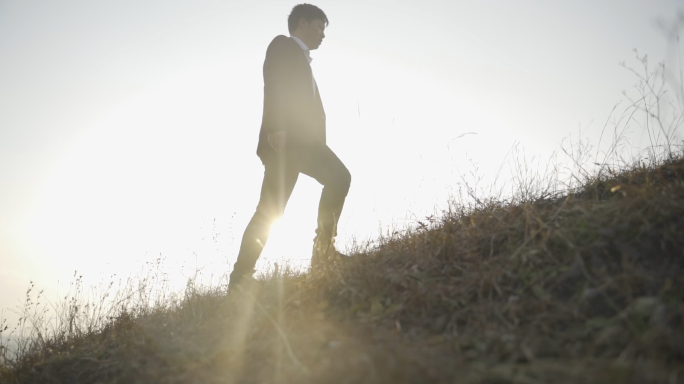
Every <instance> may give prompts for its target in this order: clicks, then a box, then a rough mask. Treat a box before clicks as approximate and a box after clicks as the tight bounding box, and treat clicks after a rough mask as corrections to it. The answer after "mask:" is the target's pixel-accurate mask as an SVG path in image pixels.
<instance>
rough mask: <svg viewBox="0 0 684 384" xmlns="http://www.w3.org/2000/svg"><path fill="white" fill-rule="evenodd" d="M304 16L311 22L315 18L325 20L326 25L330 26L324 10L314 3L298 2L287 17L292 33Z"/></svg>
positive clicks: (288, 27) (288, 26)
mask: <svg viewBox="0 0 684 384" xmlns="http://www.w3.org/2000/svg"><path fill="white" fill-rule="evenodd" d="M302 17H303V18H304V20H306V21H308V22H309V23H310V22H312V21H314V19H319V20H323V21H324V22H325V25H326V26H328V17H327V16H326V15H325V12H323V10H321V9H320V8H318V7H317V6H315V5H312V4H306V3H304V4H297V5H295V6H294V8H292V12H291V13H290V16H288V17H287V29H288V30H289V31H290V33H292V32H294V31H296V30H297V26H299V20H301V19H302Z"/></svg>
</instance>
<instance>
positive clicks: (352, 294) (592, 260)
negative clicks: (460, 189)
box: [0, 157, 684, 383]
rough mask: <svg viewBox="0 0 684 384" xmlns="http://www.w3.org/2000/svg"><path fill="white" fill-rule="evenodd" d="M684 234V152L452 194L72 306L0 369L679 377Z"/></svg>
mask: <svg viewBox="0 0 684 384" xmlns="http://www.w3.org/2000/svg"><path fill="white" fill-rule="evenodd" d="M683 234H684V160H682V158H681V157H679V158H678V159H675V160H669V161H665V162H664V163H661V164H659V165H657V166H652V167H643V166H635V167H633V168H632V169H629V170H627V171H624V172H621V173H620V174H617V175H615V176H613V177H609V178H602V179H597V180H594V181H591V182H590V183H589V184H588V185H586V186H585V187H584V188H582V189H581V190H577V191H576V192H575V193H571V194H567V195H565V196H563V197H555V198H554V197H547V198H540V199H538V200H536V201H529V202H526V203H515V204H513V203H511V204H503V203H495V202H490V203H486V204H482V205H480V206H478V207H474V208H470V209H465V208H461V209H460V210H457V209H455V208H454V207H452V209H451V210H450V211H448V212H445V213H444V215H443V216H442V217H441V218H440V219H439V220H436V219H431V220H428V222H426V223H423V224H421V225H419V226H418V227H417V228H416V229H414V230H410V231H408V232H406V233H403V234H395V235H394V236H388V237H385V238H382V239H380V241H379V244H378V245H377V246H373V247H371V246H367V247H366V249H359V250H357V251H356V254H355V255H354V257H353V258H351V259H349V260H348V261H347V262H345V263H344V264H338V265H336V266H334V267H333V268H331V269H330V270H328V271H326V272H324V273H320V274H313V275H312V274H303V273H297V272H291V271H288V270H278V269H275V270H274V271H272V273H271V274H270V275H269V276H264V277H263V278H262V279H259V280H258V281H256V282H254V283H253V284H251V285H249V286H248V287H247V288H248V289H246V290H245V292H243V293H241V294H234V293H232V294H227V293H226V292H225V287H214V288H205V289H193V287H192V286H190V287H189V289H188V290H187V292H186V294H185V296H184V297H182V298H181V299H179V300H176V301H174V300H167V301H166V302H158V303H157V304H155V305H149V306H146V307H145V306H140V307H130V306H129V307H128V308H127V309H123V307H122V310H120V311H119V312H118V313H117V314H116V315H115V316H110V317H109V318H107V319H105V321H103V322H102V323H101V324H99V325H98V326H94V327H92V328H90V329H88V328H78V327H76V329H74V326H73V321H74V318H75V317H74V316H76V315H72V318H71V320H70V321H67V322H66V324H64V327H63V328H62V329H63V332H61V333H56V334H54V335H53V336H52V337H38V338H36V337H34V339H33V341H32V342H31V343H29V344H26V345H25V347H24V349H23V350H22V353H20V354H19V355H17V356H15V357H14V358H10V357H8V356H9V355H8V354H7V352H6V351H5V353H4V355H3V356H4V357H5V361H4V365H0V382H3V383H120V382H121V383H124V382H125V383H155V382H160V383H161V382H163V383H176V382H177V383H192V382H197V383H205V382H207V383H208V382H222V383H223V382H228V383H231V382H232V383H385V382H387V383H389V382H393V383H415V382H421V383H431V382H434V383H442V382H458V383H550V382H553V383H575V382H582V383H675V382H681V381H682V377H683V376H682V375H684V371H683V370H682V368H681V366H682V362H683V361H684V332H683V331H682V322H683V321H684V304H683V303H684V302H683V299H684V277H683V276H684V273H683V272H684V271H683V267H684V236H683ZM74 305H76V304H74ZM76 312H78V309H77V310H76ZM68 313H69V311H66V312H65V316H66V318H68V317H69V315H68ZM70 322H71V324H70Z"/></svg>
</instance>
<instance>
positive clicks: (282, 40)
mask: <svg viewBox="0 0 684 384" xmlns="http://www.w3.org/2000/svg"><path fill="white" fill-rule="evenodd" d="M292 43H295V41H294V40H292V39H291V38H289V37H287V36H285V35H278V36H276V37H274V38H273V40H272V41H271V44H269V45H268V46H269V47H273V46H288V45H289V46H291V45H292Z"/></svg>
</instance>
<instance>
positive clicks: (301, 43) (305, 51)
mask: <svg viewBox="0 0 684 384" xmlns="http://www.w3.org/2000/svg"><path fill="white" fill-rule="evenodd" d="M291 37H292V38H293V39H294V41H296V42H297V44H299V46H300V47H301V48H302V50H303V51H304V53H305V54H306V58H307V59H309V63H311V60H313V59H312V58H311V56H310V55H309V47H307V46H306V44H304V42H303V41H301V40H300V39H299V38H298V37H296V36H291Z"/></svg>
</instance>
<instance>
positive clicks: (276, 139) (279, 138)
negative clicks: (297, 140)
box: [268, 131, 287, 152]
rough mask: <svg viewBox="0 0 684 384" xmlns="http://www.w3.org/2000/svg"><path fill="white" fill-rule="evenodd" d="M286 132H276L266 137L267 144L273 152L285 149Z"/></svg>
mask: <svg viewBox="0 0 684 384" xmlns="http://www.w3.org/2000/svg"><path fill="white" fill-rule="evenodd" d="M286 133H287V132H285V131H278V132H273V133H270V134H269V135H268V144H269V145H270V146H271V148H273V150H274V151H276V152H281V151H282V150H283V148H285V139H286V138H287V136H286V135H285V134H286Z"/></svg>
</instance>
